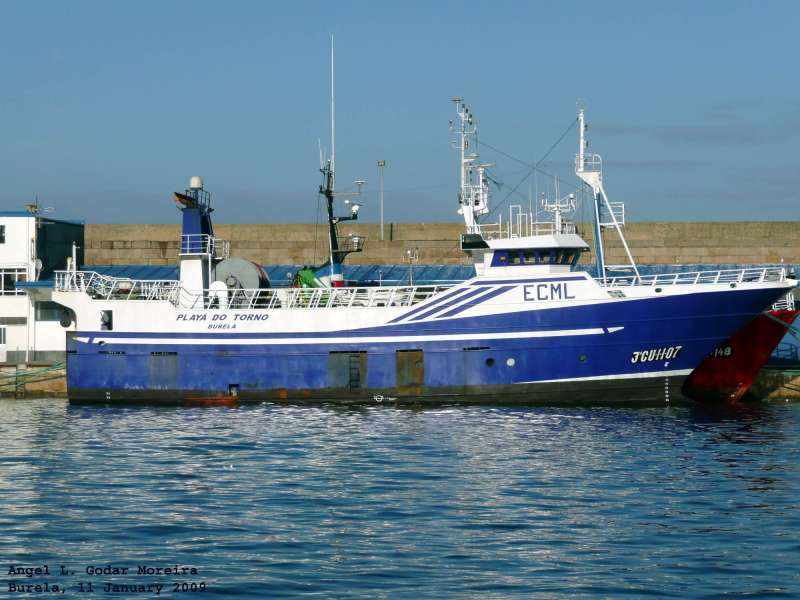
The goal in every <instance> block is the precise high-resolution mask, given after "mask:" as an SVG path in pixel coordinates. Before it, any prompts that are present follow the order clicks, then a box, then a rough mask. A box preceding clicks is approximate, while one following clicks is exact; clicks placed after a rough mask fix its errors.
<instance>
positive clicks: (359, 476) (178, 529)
mask: <svg viewBox="0 0 800 600" xmlns="http://www.w3.org/2000/svg"><path fill="white" fill-rule="evenodd" d="M799 433H800V406H794V405H791V406H759V407H745V409H737V410H735V411H731V410H725V411H720V410H719V408H717V407H713V408H709V407H664V408H647V409H639V408H637V409H624V408H570V409H564V408H559V409H550V408H530V409H520V408H485V407H474V408H462V407H458V408H455V407H440V408H436V409H428V410H397V409H393V408H388V407H369V408H358V409H352V408H334V407H293V406H277V405H272V404H264V405H256V406H246V407H240V408H227V407H214V408H205V409H182V408H174V407H173V408H125V409H119V408H117V409H112V408H104V407H67V406H66V405H65V404H64V403H63V402H53V401H41V402H30V401H28V402H20V401H13V400H10V401H0V439H2V440H4V447H3V450H2V454H0V527H2V530H3V535H2V536H0V556H2V557H3V558H5V559H6V561H7V562H8V561H27V562H33V561H49V562H51V563H54V564H56V563H57V562H58V561H59V560H66V558H67V557H70V560H75V561H78V562H81V563H84V564H90V563H100V564H105V563H107V562H115V563H122V564H127V563H133V564H136V563H137V562H140V561H148V562H163V563H175V562H177V563H180V564H193V565H196V566H198V567H199V568H200V569H201V571H202V573H203V576H204V577H205V578H206V579H207V581H208V582H209V584H210V589H211V591H210V592H208V593H207V594H206V595H204V597H208V598H212V597H219V598H225V597H230V596H231V595H234V594H239V595H240V596H241V597H253V598H259V597H265V596H286V595H293V594H296V593H301V592H302V593H309V594H318V595H328V596H337V597H338V596H341V597H359V596H360V597H375V596H381V595H384V596H386V595H390V596H407V597H419V596H426V595H427V596H429V597H442V596H452V595H457V596H463V597H474V596H481V597H484V596H486V597H491V595H492V594H494V595H495V596H496V597H503V596H508V595H512V594H519V595H524V596H533V595H536V594H539V595H541V596H542V597H551V596H556V595H573V594H584V595H597V596H601V597H608V596H618V595H622V594H628V595H631V594H633V595H645V594H662V595H676V596H680V595H682V594H683V593H684V592H685V590H686V589H692V590H693V593H696V594H700V595H702V594H714V593H720V591H725V590H728V591H731V592H733V591H741V592H743V593H756V592H757V591H758V590H763V589H768V588H770V587H772V588H778V589H780V590H782V591H783V593H787V594H790V593H800V581H798V575H797V572H798V569H797V568H796V566H797V563H796V559H793V558H791V557H793V556H796V551H797V550H798V548H797V544H796V542H793V541H792V540H796V539H797V537H798V535H799V534H800V507H799V506H798V500H797V498H798V497H800V494H798V492H800V474H798V464H799V463H800V461H799V460H798V458H800V446H799V444H800V441H799V440H800V435H798V434H799ZM621 582H624V584H623V583H621Z"/></svg>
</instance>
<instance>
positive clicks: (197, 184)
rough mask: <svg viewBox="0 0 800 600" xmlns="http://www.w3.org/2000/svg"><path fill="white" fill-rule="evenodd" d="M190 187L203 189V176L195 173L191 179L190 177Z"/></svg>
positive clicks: (191, 188)
mask: <svg viewBox="0 0 800 600" xmlns="http://www.w3.org/2000/svg"><path fill="white" fill-rule="evenodd" d="M189 189H190V190H202V189H203V178H202V177H200V176H199V175H195V176H194V177H192V178H191V179H189Z"/></svg>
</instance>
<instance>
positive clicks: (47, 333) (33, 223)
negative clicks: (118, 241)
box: [0, 205, 84, 364]
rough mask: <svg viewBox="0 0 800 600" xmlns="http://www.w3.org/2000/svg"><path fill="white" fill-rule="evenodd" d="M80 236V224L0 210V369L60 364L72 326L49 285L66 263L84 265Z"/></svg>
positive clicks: (31, 212)
mask: <svg viewBox="0 0 800 600" xmlns="http://www.w3.org/2000/svg"><path fill="white" fill-rule="evenodd" d="M83 234H84V226H83V223H78V222H74V221H61V220H57V219H51V218H48V217H44V216H42V215H41V214H40V212H39V209H38V207H37V206H36V205H29V206H28V210H26V211H12V212H8V211H6V212H4V211H0V364H3V363H6V364H18V363H34V362H56V361H61V360H63V359H64V351H65V331H66V330H67V329H69V328H71V327H74V325H72V324H71V323H70V319H68V313H66V312H65V311H66V309H64V308H63V307H62V306H60V305H58V304H56V303H54V302H52V301H51V295H52V291H53V287H52V281H48V280H49V279H51V278H52V273H53V271H54V270H56V269H64V268H65V267H66V266H67V262H68V260H69V261H72V260H74V259H77V261H78V264H82V263H83V238H84V235H83ZM73 253H74V254H75V256H74V257H73Z"/></svg>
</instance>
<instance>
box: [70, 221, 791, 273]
mask: <svg viewBox="0 0 800 600" xmlns="http://www.w3.org/2000/svg"><path fill="white" fill-rule="evenodd" d="M578 228H579V231H580V232H581V233H582V236H583V238H584V239H585V240H586V241H587V242H588V243H589V244H590V245H592V243H593V240H592V238H593V235H592V228H591V227H590V226H589V224H586V223H583V224H580V223H579V224H578ZM340 232H341V234H343V235H347V234H348V233H351V232H352V233H355V234H358V235H361V236H366V238H367V243H366V248H365V251H364V252H362V253H360V254H354V255H351V256H350V257H349V258H348V262H350V263H351V264H399V263H402V262H403V256H404V252H405V251H406V250H407V249H410V248H417V249H418V250H419V262H420V263H422V264H459V263H464V262H465V258H464V255H463V253H462V252H461V251H460V250H459V247H458V239H459V236H460V235H461V233H462V232H463V225H462V224H461V223H391V224H385V225H384V233H385V238H386V239H385V240H384V241H381V240H380V232H379V226H378V225H373V224H354V225H350V224H347V225H342V226H341V228H340ZM216 235H217V236H218V237H220V238H223V239H226V240H230V241H231V255H233V256H240V257H242V258H247V259H249V260H253V261H255V262H257V263H259V264H315V263H320V262H323V261H324V260H325V257H326V255H327V238H326V230H325V227H324V226H321V225H320V226H317V227H315V226H314V225H284V224H270V225H267V224H245V225H217V226H216ZM625 235H626V238H627V240H628V243H629V244H630V246H631V250H632V252H633V255H634V258H635V259H636V261H637V262H638V263H641V264H684V263H689V264H693V263H708V264H720V263H733V264H760V263H776V262H780V261H781V259H783V260H784V261H785V262H787V263H790V264H797V263H800V221H759V222H640V223H629V224H628V225H627V226H626V228H625ZM179 236H180V227H179V226H178V225H146V224H131V225H100V224H89V225H87V226H86V241H85V245H86V252H85V257H86V263H87V264H94V265H118V264H126V265H130V264H142V265H168V264H176V263H177V258H178V245H179V242H178V240H179ZM604 238H605V247H606V262H607V263H608V264H621V263H623V262H625V253H624V250H623V248H622V245H621V244H620V243H619V240H618V238H617V236H616V233H614V232H613V231H607V232H606V233H605V234H604ZM593 260H594V258H593V253H591V252H590V253H587V254H585V255H584V256H583V258H582V261H581V262H583V263H589V262H592V261H593Z"/></svg>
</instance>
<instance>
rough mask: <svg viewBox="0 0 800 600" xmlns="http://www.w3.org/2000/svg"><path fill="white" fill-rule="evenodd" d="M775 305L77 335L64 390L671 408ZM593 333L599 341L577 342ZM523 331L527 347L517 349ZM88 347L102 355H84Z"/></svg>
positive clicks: (763, 295) (764, 299)
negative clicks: (329, 327) (700, 372)
mask: <svg viewBox="0 0 800 600" xmlns="http://www.w3.org/2000/svg"><path fill="white" fill-rule="evenodd" d="M783 293H785V290H782V289H755V290H737V291H727V292H724V293H720V292H709V293H696V294H687V295H674V296H663V297H655V298H647V299H640V300H630V301H626V302H614V301H612V302H606V303H595V304H590V305H584V306H572V307H561V308H557V309H556V308H554V309H539V310H530V311H524V312H514V313H511V314H505V315H503V314H500V315H486V316H478V317H471V318H449V319H441V320H428V321H424V320H418V321H415V320H413V318H411V319H407V318H405V317H404V319H405V321H404V322H397V321H403V320H404V319H395V322H390V323H388V324H386V325H382V326H379V327H371V328H365V329H356V330H346V331H333V332H327V333H324V334H323V333H319V332H316V333H307V334H289V333H264V334H254V333H249V334H235V333H233V332H227V333H191V334H187V333H163V332H153V333H147V334H145V333H124V332H113V331H102V332H100V331H94V332H86V331H82V332H76V333H73V334H70V335H69V336H68V341H67V346H68V347H67V350H68V360H67V379H68V390H69V397H70V400H71V401H72V402H125V401H137V402H139V401H153V402H170V403H175V402H177V403H180V402H186V401H194V400H202V399H213V398H234V399H236V400H242V401H261V400H285V401H315V402H317V401H323V400H339V401H347V402H358V401H367V402H374V399H375V397H376V396H378V397H379V399H380V396H383V397H391V398H398V399H399V400H398V401H403V400H404V399H413V400H414V401H426V400H427V401H434V402H450V401H459V402H524V403H535V402H594V403H599V402H613V401H645V402H652V401H664V400H665V399H666V400H670V399H679V398H680V391H679V390H680V386H681V384H682V381H683V379H684V378H685V376H686V375H687V374H688V373H689V372H690V371H691V369H693V368H694V367H695V366H696V365H698V364H699V363H700V362H701V360H702V359H703V358H704V357H705V356H706V355H707V354H708V353H709V352H711V351H712V350H713V349H714V348H715V347H716V346H717V344H719V343H720V342H722V341H723V340H725V339H726V338H728V337H729V336H731V335H732V334H733V333H734V332H736V331H737V330H738V329H740V328H741V327H743V326H744V325H745V324H746V323H747V322H748V321H749V320H750V319H752V317H753V316H754V315H755V314H757V313H758V312H760V311H761V310H763V309H765V308H767V307H768V306H769V305H771V304H772V302H774V301H775V300H776V299H777V297H779V296H780V295H781V294H783ZM408 314H411V313H408ZM334 316H335V314H334ZM407 316H408V315H406V317H407ZM598 328H599V334H597V333H596V332H595V334H591V335H590V334H587V333H586V332H587V331H589V330H590V329H594V330H597V329H598ZM522 332H535V333H536V335H534V336H531V337H527V336H522V335H521V336H520V337H514V334H521V333H522ZM412 336H413V337H414V339H413V340H409V339H408V338H409V337H412ZM470 336H475V337H474V339H471V338H470ZM493 336H497V337H493ZM97 337H102V338H103V339H104V340H105V343H104V344H102V345H100V344H96V343H92V339H93V338H97ZM154 338H157V343H149V342H148V340H150V341H152V340H154ZM198 339H200V340H202V342H203V343H197V340H198ZM312 340H313V341H312Z"/></svg>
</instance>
